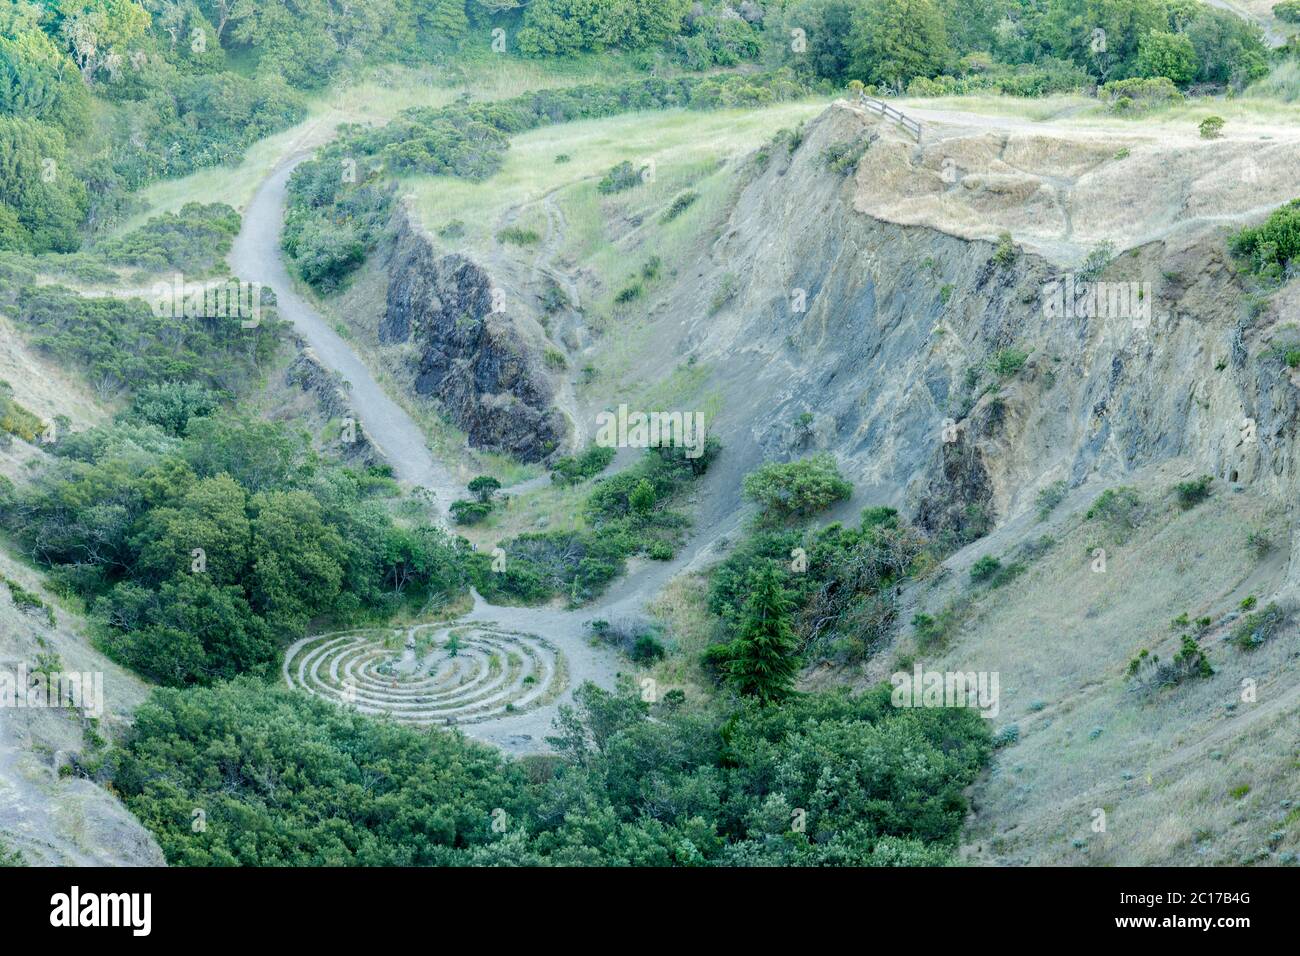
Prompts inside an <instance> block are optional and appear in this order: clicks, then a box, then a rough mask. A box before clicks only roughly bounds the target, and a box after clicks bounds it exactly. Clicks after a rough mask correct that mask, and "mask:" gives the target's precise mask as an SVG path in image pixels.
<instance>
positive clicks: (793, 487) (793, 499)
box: [741, 454, 853, 523]
mask: <svg viewBox="0 0 1300 956" xmlns="http://www.w3.org/2000/svg"><path fill="white" fill-rule="evenodd" d="M741 487H742V491H743V493H744V496H745V497H746V498H747V499H749V500H750V501H753V502H754V503H756V504H757V505H758V508H759V520H760V521H763V522H767V523H779V522H783V521H789V520H791V519H794V518H806V517H808V516H810V515H813V514H816V513H817V512H818V511H824V510H825V509H826V508H829V507H830V506H831V505H833V504H835V503H836V502H837V501H847V500H848V499H849V498H850V497H851V496H852V495H853V485H852V484H850V483H849V482H848V481H846V480H845V479H844V477H843V476H842V475H841V474H840V470H839V466H838V465H837V464H836V463H835V459H834V457H833V456H831V455H829V454H821V455H816V456H814V457H812V458H804V459H801V460H799V461H791V462H786V463H785V464H776V463H771V464H767V465H764V466H763V467H761V468H759V469H758V470H757V471H753V472H750V473H749V474H748V475H746V476H745V480H744V483H743V484H742V486H741Z"/></svg>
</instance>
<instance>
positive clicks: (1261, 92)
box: [1246, 60, 1300, 103]
mask: <svg viewBox="0 0 1300 956" xmlns="http://www.w3.org/2000/svg"><path fill="white" fill-rule="evenodd" d="M1246 95H1247V96H1248V97H1250V98H1251V99H1271V100H1280V101H1281V102H1283V103H1297V102H1300V60H1283V61H1282V62H1281V63H1279V64H1277V65H1276V66H1275V67H1273V72H1271V73H1269V75H1268V76H1266V77H1264V78H1263V79H1262V80H1260V81H1259V82H1257V83H1255V84H1254V85H1252V86H1251V87H1250V89H1249V90H1247V91H1246Z"/></svg>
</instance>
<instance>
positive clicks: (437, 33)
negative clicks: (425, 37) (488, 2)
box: [429, 0, 469, 46]
mask: <svg viewBox="0 0 1300 956" xmlns="http://www.w3.org/2000/svg"><path fill="white" fill-rule="evenodd" d="M429 30H430V31H431V32H432V33H433V35H434V37H435V39H436V41H437V42H438V43H440V44H446V45H448V46H454V45H456V44H458V43H460V41H461V40H463V39H465V35H466V34H468V33H469V17H468V16H467V15H466V13H465V0H433V12H432V13H431V14H430V15H429Z"/></svg>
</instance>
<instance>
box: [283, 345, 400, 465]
mask: <svg viewBox="0 0 1300 956" xmlns="http://www.w3.org/2000/svg"><path fill="white" fill-rule="evenodd" d="M284 378H285V381H286V382H287V383H288V384H289V385H293V386H296V387H297V388H300V389H302V391H304V392H306V393H308V394H309V395H311V396H312V397H313V398H315V399H316V403H317V405H318V406H319V408H320V411H321V414H323V415H324V416H325V418H326V419H328V420H330V421H333V422H335V423H338V422H344V423H347V421H348V420H349V419H351V424H350V425H349V424H344V425H340V426H339V429H338V433H337V434H336V435H333V436H331V438H330V441H329V442H328V447H330V448H331V449H332V450H334V451H335V452H337V453H338V454H339V455H340V457H342V458H344V459H345V460H347V461H350V462H354V463H360V464H367V465H369V464H374V463H376V462H378V461H380V460H381V458H382V456H381V455H380V454H379V452H378V450H377V449H376V448H375V445H374V443H373V442H371V440H370V436H369V435H367V434H366V429H365V425H364V423H363V422H361V421H360V420H359V419H358V417H357V414H356V412H355V411H354V410H353V408H352V402H351V401H350V399H349V398H348V393H347V389H346V387H345V386H344V384H343V383H342V381H341V380H340V378H339V376H338V375H336V374H335V373H333V372H331V371H330V370H329V369H327V368H326V367H325V366H324V365H323V364H322V363H321V360H320V359H319V358H318V357H317V355H316V353H315V352H314V351H313V350H312V349H310V348H307V347H305V346H303V347H302V348H301V351H300V352H299V353H298V357H297V358H296V359H294V360H293V362H292V363H290V365H289V367H288V368H287V369H286V370H285V373H284Z"/></svg>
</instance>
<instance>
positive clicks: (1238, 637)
mask: <svg viewBox="0 0 1300 956" xmlns="http://www.w3.org/2000/svg"><path fill="white" fill-rule="evenodd" d="M1287 617H1288V615H1287V613H1286V612H1285V611H1283V610H1282V608H1280V607H1278V606H1277V605H1276V604H1268V605H1266V606H1265V607H1264V608H1263V610H1260V611H1255V612H1254V613H1253V614H1247V615H1246V616H1245V617H1243V618H1242V619H1241V620H1240V621H1239V622H1238V623H1237V626H1236V627H1234V628H1233V629H1232V636H1231V637H1229V638H1228V640H1229V641H1230V642H1231V643H1232V644H1235V645H1236V646H1237V647H1239V648H1241V649H1242V650H1244V651H1248V650H1253V649H1255V648H1256V647H1259V646H1260V645H1261V644H1263V643H1265V642H1266V641H1268V640H1269V639H1270V638H1272V637H1273V636H1274V635H1276V634H1277V632H1278V631H1279V630H1280V629H1281V628H1282V625H1283V624H1285V623H1286V621H1287Z"/></svg>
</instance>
